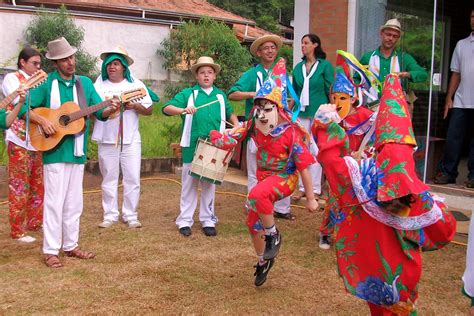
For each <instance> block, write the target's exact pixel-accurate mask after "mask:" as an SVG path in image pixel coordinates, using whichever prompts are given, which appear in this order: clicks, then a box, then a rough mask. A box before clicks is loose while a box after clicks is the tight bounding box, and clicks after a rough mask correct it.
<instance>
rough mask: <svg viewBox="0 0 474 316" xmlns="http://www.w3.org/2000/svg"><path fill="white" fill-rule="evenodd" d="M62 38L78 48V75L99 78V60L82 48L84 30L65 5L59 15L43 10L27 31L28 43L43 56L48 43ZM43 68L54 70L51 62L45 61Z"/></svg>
mask: <svg viewBox="0 0 474 316" xmlns="http://www.w3.org/2000/svg"><path fill="white" fill-rule="evenodd" d="M61 36H62V37H64V38H66V39H67V41H68V42H69V44H71V45H72V46H75V47H77V53H76V61H77V63H76V64H77V68H76V72H77V74H80V75H84V76H88V77H92V78H94V77H97V75H98V73H99V71H98V69H97V67H96V63H97V58H96V57H94V56H92V55H91V54H89V53H87V52H86V51H85V50H84V49H83V48H82V47H81V44H82V42H83V41H84V29H83V28H82V27H79V26H77V25H76V24H75V23H74V19H73V18H72V17H71V15H70V14H69V13H68V12H67V9H66V7H65V6H64V5H62V6H61V7H60V9H59V12H58V13H49V12H46V11H45V10H44V8H42V9H41V10H40V11H39V12H38V14H37V15H36V16H35V17H34V18H33V20H31V22H30V23H29V24H28V27H27V28H26V30H25V38H26V42H27V43H28V44H29V45H31V46H34V47H36V48H37V49H38V50H39V51H40V52H41V53H43V54H44V53H46V50H47V47H48V42H49V41H52V40H54V39H57V38H59V37H61ZM42 68H43V69H44V70H45V71H47V72H49V71H52V70H54V67H53V64H52V63H51V62H50V61H49V60H45V61H44V65H43V67H42Z"/></svg>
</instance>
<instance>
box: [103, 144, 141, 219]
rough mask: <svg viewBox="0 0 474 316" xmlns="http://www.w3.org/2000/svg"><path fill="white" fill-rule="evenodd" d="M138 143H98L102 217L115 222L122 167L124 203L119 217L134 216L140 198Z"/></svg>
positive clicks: (139, 148)
mask: <svg viewBox="0 0 474 316" xmlns="http://www.w3.org/2000/svg"><path fill="white" fill-rule="evenodd" d="M141 148H142V147H141V143H137V142H135V143H131V144H128V145H125V144H124V145H123V150H122V152H120V146H118V147H116V146H115V145H114V144H99V167H100V173H101V174H102V207H103V208H104V220H110V221H114V222H117V221H118V219H119V209H118V182H119V174H120V170H122V176H123V179H122V184H123V203H122V220H123V221H124V222H125V223H126V222H128V221H131V220H137V206H138V200H139V199H140V168H141V156H142V149H141Z"/></svg>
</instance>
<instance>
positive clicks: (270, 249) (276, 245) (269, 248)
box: [263, 230, 281, 260]
mask: <svg viewBox="0 0 474 316" xmlns="http://www.w3.org/2000/svg"><path fill="white" fill-rule="evenodd" d="M280 246H281V234H280V232H279V231H278V230H277V232H276V234H273V235H265V252H264V253H263V259H265V260H270V259H273V258H275V257H276V256H277V255H278V251H280Z"/></svg>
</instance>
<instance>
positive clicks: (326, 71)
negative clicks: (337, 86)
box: [293, 59, 334, 118]
mask: <svg viewBox="0 0 474 316" xmlns="http://www.w3.org/2000/svg"><path fill="white" fill-rule="evenodd" d="M318 60H319V63H318V67H317V68H316V70H315V72H314V74H313V75H312V76H311V78H309V105H308V106H306V109H305V111H304V112H300V113H299V115H298V116H299V117H310V118H313V117H314V114H316V111H317V110H318V109H319V106H320V105H321V104H324V103H328V102H329V90H330V88H331V85H332V83H333V81H334V68H333V67H332V65H331V63H330V62H329V61H327V60H325V59H318ZM305 62H306V61H305V60H303V61H301V62H300V63H298V64H297V65H296V66H295V68H294V69H293V88H294V89H295V92H296V95H297V96H298V97H300V95H301V91H302V90H303V83H304V78H303V68H302V67H303V65H304V64H305ZM313 67H314V65H313Z"/></svg>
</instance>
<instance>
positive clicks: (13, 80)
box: [2, 70, 36, 151]
mask: <svg viewBox="0 0 474 316" xmlns="http://www.w3.org/2000/svg"><path fill="white" fill-rule="evenodd" d="M18 71H19V72H20V73H21V74H22V76H24V77H25V78H26V79H28V78H30V76H28V75H27V74H26V72H24V71H23V70H18ZM19 86H20V80H19V79H18V77H17V76H16V74H15V73H14V72H11V73H9V74H7V75H6V76H5V78H4V79H3V84H2V92H3V95H4V96H7V95H9V94H11V93H12V92H13V91H15V90H16V89H18V87H19ZM19 100H20V97H16V98H15V100H13V104H17V103H18V101H19ZM8 142H12V143H14V144H15V145H18V146H20V147H23V148H26V149H28V150H30V151H36V149H35V148H34V147H33V146H31V143H30V142H29V143H28V147H26V142H25V141H22V140H21V139H20V138H19V137H18V136H16V135H15V133H13V131H12V130H11V129H7V131H6V134H5V143H7V144H8Z"/></svg>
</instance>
